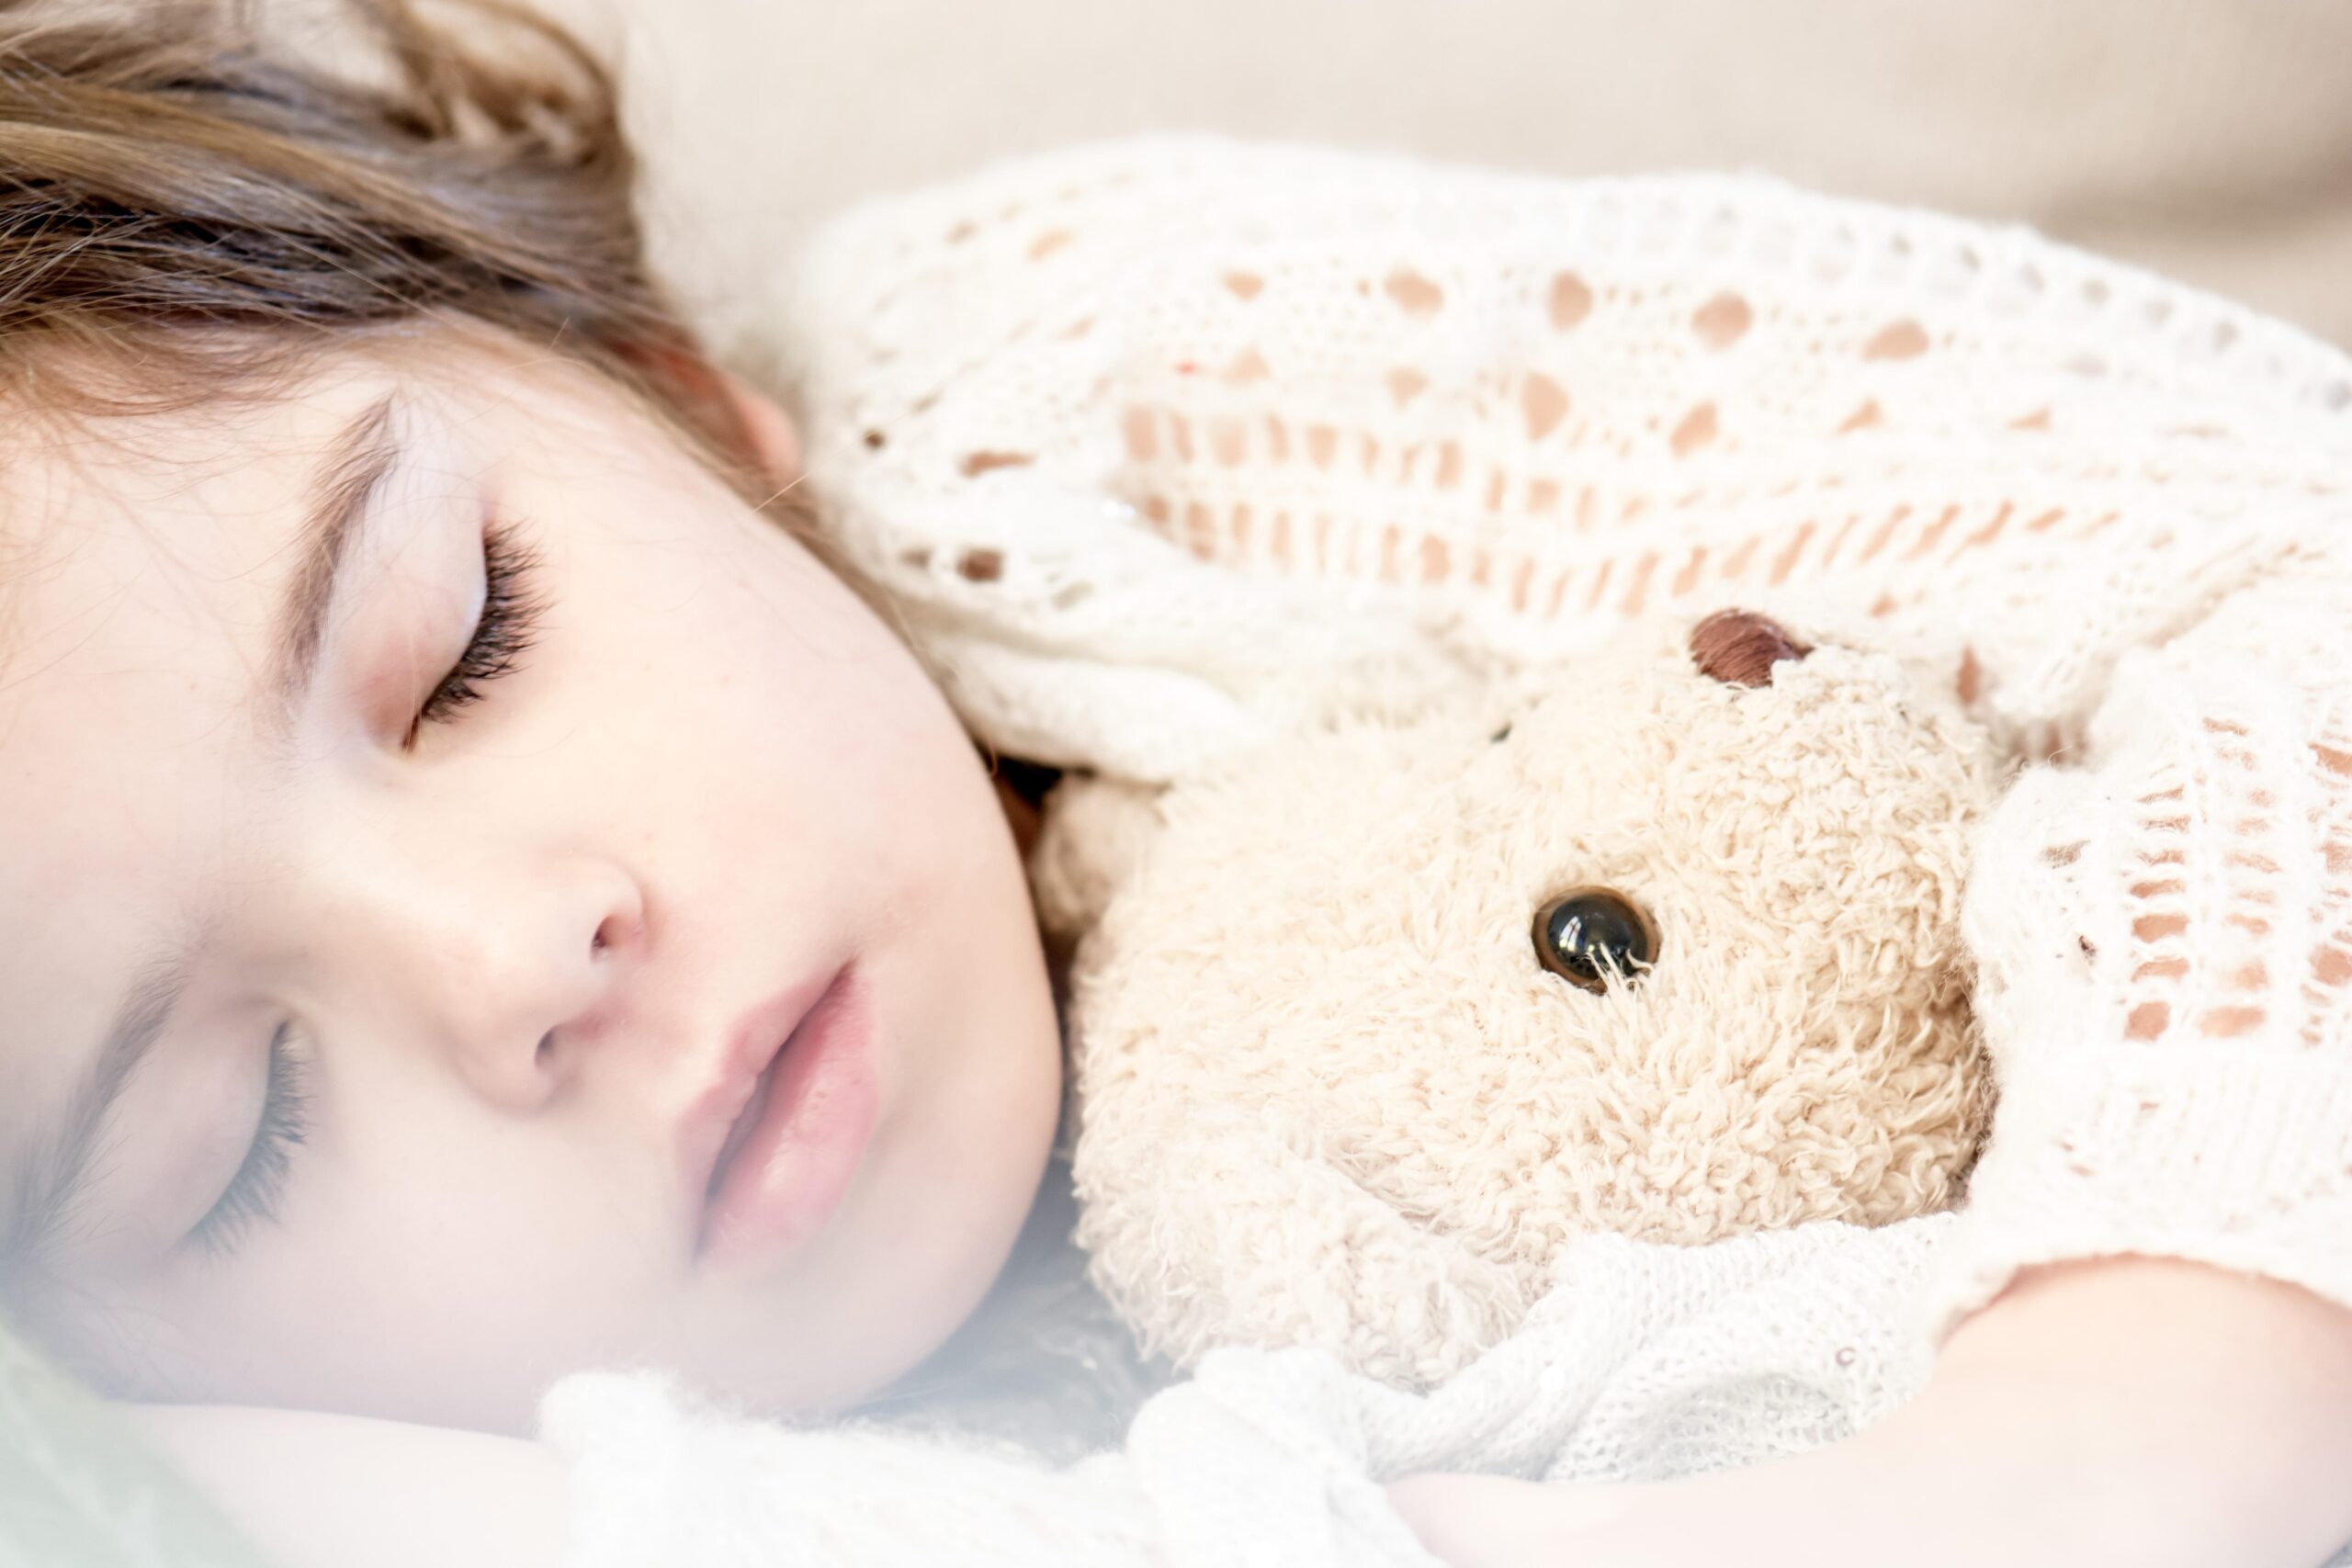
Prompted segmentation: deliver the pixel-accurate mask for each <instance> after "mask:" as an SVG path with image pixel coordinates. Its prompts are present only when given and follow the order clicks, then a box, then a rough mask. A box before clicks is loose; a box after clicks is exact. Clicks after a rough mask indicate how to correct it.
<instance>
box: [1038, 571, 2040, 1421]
mask: <svg viewBox="0 0 2352 1568" xmlns="http://www.w3.org/2000/svg"><path fill="white" fill-rule="evenodd" d="M1709 596H1710V597H1717V596H1721V594H1720V593H1717V594H1711V595H1709ZM1746 596H1747V599H1749V600H1750V601H1753V602H1755V603H1756V604H1758V606H1759V607H1761V608H1764V609H1770V607H1771V600H1772V598H1773V597H1774V596H1773V595H1772V594H1770V592H1750V593H1747V595H1746ZM1691 619H1692V617H1690V616H1677V617H1673V618H1670V619H1668V620H1666V621H1658V622H1651V623H1648V624H1646V625H1645V626H1643V627H1641V628H1640V629H1639V630H1638V631H1637V632H1635V633H1634V634H1633V635H1629V636H1628V637H1625V638H1624V639H1623V641H1622V642H1621V643H1619V644H1618V645H1617V646H1615V647H1612V648H1611V649H1604V650H1600V651H1598V652H1596V653H1595V654H1593V655H1591V656H1589V657H1586V658H1581V659H1577V660H1573V661H1571V662H1567V663H1564V664H1562V665H1559V666H1557V667H1554V668H1548V669H1545V670H1544V671H1541V672H1540V673H1539V674H1538V675H1537V676H1536V677H1535V678H1534V679H1533V680H1532V681H1530V682H1527V687H1528V690H1527V691H1523V692H1520V693H1518V694H1507V693H1505V692H1502V691H1500V690H1494V691H1489V690H1487V689H1485V688H1484V687H1482V686H1481V685H1479V684H1478V683H1476V682H1473V683H1471V684H1470V685H1469V687H1468V688H1467V689H1466V690H1465V692H1464V694H1463V695H1462V696H1461V697H1460V698H1458V699H1455V700H1453V701H1450V702H1444V703H1440V704H1437V705H1434V707H1433V709H1431V710H1430V711H1425V712H1421V713H1419V714H1416V715H1414V716H1410V717H1400V716H1385V717H1384V716H1374V715H1366V716H1360V717H1357V718H1354V719H1352V720H1351V721H1349V722H1346V723H1343V724H1341V725H1340V726H1339V727H1338V728H1335V729H1332V730H1330V731H1328V732H1320V733H1309V734H1306V735H1302V736H1300V737H1298V738H1296V739H1289V740H1286V741H1283V742H1278V743H1276V744H1274V745H1272V746H1271V747H1268V748H1265V749H1263V750H1256V751H1252V752H1250V753H1248V754H1247V755H1246V756H1243V757H1241V758H1239V759H1238V760H1235V761H1230V762H1228V764H1227V765H1224V766H1220V767H1216V768H1212V769H1209V770H1207V771H1205V772H1204V773H1201V774H1199V775H1196V776H1194V777H1193V778H1190V779H1187V780H1185V781H1182V782H1181V783H1179V784H1176V785H1174V786H1172V787H1171V788H1170V790H1169V791H1168V792H1167V793H1166V794H1165V795H1163V796H1161V797H1160V798H1159V799H1158V800H1157V801H1156V802H1145V801H1141V800H1139V799H1138V797H1137V796H1136V793H1135V791H1134V789H1133V786H1130V785H1127V784H1122V783H1119V782H1117V781H1100V782H1098V781H1092V780H1083V779H1080V780H1073V781H1066V782H1065V783H1064V784H1062V785H1061V786H1060V787H1059V788H1057V790H1056V791H1055V793H1054V795H1053V796H1052V798H1051V799H1050V800H1049V802H1048V807H1047V814H1046V835H1045V838H1044V840H1043V841H1042V842H1041V844H1040V846H1039V850H1038V855H1037V860H1038V863H1039V865H1040V870H1041V875H1040V877H1039V884H1040V890H1041V897H1040V903H1041V906H1042V907H1043V908H1044V909H1045V910H1046V915H1047V918H1048V919H1049V920H1051V921H1053V922H1054V923H1056V924H1057V925H1069V926H1080V925H1082V927H1083V929H1084V936H1083V940H1082V941H1081V942H1080V943H1079V946H1078V950H1077V955H1076V958H1075V961H1074V963H1073V964H1072V968H1071V1000H1070V1006H1069V1028H1070V1032H1071V1037H1072V1042H1073V1063H1074V1067H1075V1071H1076V1077H1077V1096H1078V1098H1077V1122H1078V1141H1077V1150H1076V1156H1075V1159H1074V1162H1073V1168H1074V1172H1075V1175H1076V1179H1077V1190H1078V1195H1079V1200H1080V1205H1081V1210H1080V1224H1079V1228H1078V1238H1079V1241H1080V1244H1081V1245H1082V1246H1083V1247H1086V1248H1087V1250H1088V1251H1089V1252H1090V1253H1091V1254H1092V1255H1093V1258H1094V1273H1095V1278H1096V1280H1098V1282H1100V1283H1101V1284H1102V1286H1103V1290H1104V1292H1105V1293H1106V1294H1107V1295H1108V1296H1109V1297H1110V1298H1111V1300H1112V1302H1113V1303H1114V1305H1116V1306H1117V1307H1118V1308H1119V1309H1120V1311H1121V1313H1122V1314H1123V1315H1125V1318H1126V1319H1127V1321H1128V1322H1129V1323H1130V1324H1131V1325H1134V1327H1135V1328H1136V1331H1137V1332H1138V1334H1139V1335H1140V1336H1141V1337H1142V1338H1143V1340H1144V1343H1145V1344H1146V1346H1147V1347H1148V1348H1153V1349H1156V1350H1165V1351H1167V1352H1168V1353H1170V1355H1172V1356H1173V1357H1174V1358H1175V1359H1177V1360H1178V1361H1179V1362H1181V1363H1186V1364H1189V1363H1191V1362H1193V1361H1195V1360H1197V1359H1199V1357H1200V1356H1201V1355H1202V1353H1204V1351H1206V1350H1208V1349H1209V1348H1212V1347H1214V1346H1216V1345H1220V1344H1248V1345H1262V1346H1266V1347H1269V1348H1275V1347H1280V1346H1284V1345H1294V1344H1304V1345H1316V1346H1320V1347H1323V1348H1328V1349H1330V1350H1332V1351H1334V1352H1335V1353H1337V1354H1338V1355H1339V1356H1340V1359H1341V1360H1342V1361H1343V1362H1344V1363H1345V1364H1346V1365H1348V1366H1350V1367H1351V1368H1354V1369H1356V1370H1359V1371H1365V1372H1368V1373H1370V1374H1372V1375H1374V1376H1377V1377H1381V1378H1384V1379H1387V1380H1389V1381H1392V1382H1401V1383H1407V1384H1410V1385H1414V1386H1428V1385H1430V1384H1433V1383H1435V1382H1439V1381H1441V1380H1442V1379H1443V1378H1445V1377H1447V1376H1449V1375H1450V1374H1452V1373H1453V1372H1456V1371H1460V1370H1461V1369H1462V1368H1463V1367H1464V1365H1466V1364H1467V1363H1468V1362H1469V1360H1470V1359H1471V1358H1472V1357H1473V1356H1475V1355H1476V1353H1477V1352H1479V1351H1481V1350H1483V1349H1486V1348H1487V1347H1489V1346H1491V1345H1494V1344H1496V1343H1497V1342H1498V1341H1499V1340H1501V1339H1503V1338H1504V1337H1508V1336H1509V1335H1510V1333H1511V1332H1512V1331H1513V1330H1515V1329H1516V1328H1517V1327H1518V1326H1519V1325H1520V1323H1521V1319H1522V1318H1523V1317H1524V1315H1525V1314H1526V1312H1527V1310H1528V1308H1529V1307H1530V1306H1531V1305H1532V1304H1533V1303H1534V1302H1535V1301H1536V1300H1537V1299H1538V1298H1539V1297H1540V1296H1542V1295H1543V1294H1544V1291H1545V1290H1546V1289H1547V1288H1548V1286H1549V1285H1550V1284H1551V1282H1552V1280H1553V1278H1554V1276H1555V1272H1556V1270H1557V1268H1558V1266H1559V1264H1560V1262H1561V1260H1562V1258H1564V1257H1565V1256H1566V1255H1567V1254H1568V1253H1570V1252H1572V1251H1573V1250H1574V1249H1575V1248H1576V1247H1577V1245H1578V1243H1579V1242H1580V1241H1581V1240H1582V1239H1583V1238H1585V1237H1587V1236H1589V1235H1591V1234H1593V1233H1595V1232H1598V1231H1613V1232H1618V1233H1621V1234H1623V1235H1632V1236H1636V1237H1639V1238H1642V1239H1644V1240H1649V1241H1660V1242H1674V1243H1680V1244H1686V1245H1688V1244H1697V1243H1703V1242H1710V1241H1716V1240H1720V1239H1722V1238H1724V1237H1726V1236H1731V1235H1740V1234H1743V1233H1745V1232H1747V1231H1750V1230H1754V1229H1757V1228H1758V1227H1763V1226H1785V1225H1792V1224H1799V1223H1801V1222H1804V1221H1812V1220H1846V1221H1852V1222H1856V1223H1860V1224H1884V1223H1887V1222H1889V1221H1894V1220H1899V1219H1905V1218H1908V1217H1910V1216H1912V1215H1916V1214H1920V1213H1928V1212H1931V1211H1934V1210H1939V1209H1941V1208H1944V1207H1946V1206H1947V1205H1949V1204H1950V1203H1951V1202H1952V1201H1955V1200H1956V1199H1957V1198H1958V1196H1959V1192H1960V1179H1961V1177H1962V1174H1963V1172H1964V1171H1965V1168H1966V1167H1967V1166H1968V1165H1969V1164H1970V1163H1971V1161H1972V1160H1973V1158H1974V1156H1975V1153H1976V1147H1977V1144H1978V1141H1979V1139H1980V1137H1981V1135H1982V1134H1983V1132H1984V1129H1985V1123H1986V1121H1987V1119H1988V1117H1989V1113H1990V1109H1991V1107H1990V1088H1991V1085H1990V1078H1989V1074H1988V1073H1987V1072H1986V1071H1985V1065H1984V1061H1983V1056H1982V1052H1981V1047H1980V1043H1979V1041H1978V1039H1977V1037H1976V1033H1975V1031H1974V1029H1973V1025H1972V1021H1971V1020H1970V1018H1969V1015H1968V1012H1967V1008H1966V1003H1967V997H1968V991H1969V985H1970V981H1971V978H1972V976H1971V974H1970V972H1969V965H1968V964H1967V962H1966V958H1965V955H1964V953H1963V952H1962V947H1961V942H1960V934H1959V925H1960V908H1961V894H1962V886H1963V885H1964V884H1965V881H1966V877H1967V869H1968V867H1967V857H1968V849H1969V839H1970V835H1971V833H1972V832H1973V829H1974V828H1975V826H1976V824H1977V822H1978V820H1979V818H1981V816H1982V814H1983V812H1984V810H1985V807H1987V806H1988V805H1989V804H1990V802H1991V800H1992V798H1993V796H1994V794H1995V793H1996V788H1997V787H1998V780H1997V778H1996V772H1997V770H1996V763H1995V760H1994V757H1993V752H1992V748H1991V746H1990V744H1989V743H1988V741H1987V739H1986V738H1985V733H1984V731H1983V730H1982V728H1980V727H1978V726H1977V725H1976V724H1974V723H1973V722H1972V721H1971V720H1969V719H1968V718H1967V717H1966V716H1964V715H1963V714H1962V712H1961V710H1960V705H1959V703H1958V700H1957V698H1956V697H1955V695H1954V694H1953V692H1952V684H1953V682H1954V680H1955V679H1956V677H1957V674H1958V670H1957V661H1956V660H1953V659H1951V658H1949V657H1947V658H1946V659H1945V660H1942V661H1941V662H1940V663H1935V662H1927V661H1923V662H1922V663H1920V664H1918V665H1917V666H1914V667H1905V665H1904V664H1903V663H1902V662H1901V661H1899V660H1895V659H1894V658H1892V657H1890V656H1887V655H1885V654H1883V653H1879V652H1876V651H1874V650H1873V649H1871V640H1872V639H1871V631H1872V630H1873V627H1872V626H1871V622H1870V619H1869V617H1868V616H1867V615H1858V616H1855V617H1852V618H1850V619H1849V622H1848V623H1847V624H1846V625H1843V626H1838V625H1836V624H1833V623H1830V622H1827V621H1825V620H1821V619H1818V618H1815V619H1808V620H1794V619H1786V620H1783V621H1782V622H1781V626H1783V627H1784V628H1785V630H1786V631H1787V632H1788V633H1789V634H1792V636H1793V637H1795V639H1796V640H1797V642H1798V643H1799V644H1801V645H1806V646H1809V648H1810V651H1808V652H1806V653H1804V656H1803V657H1802V658H1799V659H1792V660H1781V661H1779V662H1777V663H1773V664H1771V665H1770V675H1769V681H1768V682H1767V683H1764V684H1760V685H1750V684H1743V683H1736V682H1730V681H1726V680H1724V679H1719V678H1717V677H1716V676H1714V675H1712V674H1709V673H1705V672H1702V669H1701V668H1700V666H1699V664H1698V663H1697V662H1696V661H1695V660H1694V658H1693V649H1692V646H1691V642H1690V638H1689V633H1690V628H1691ZM1736 625H1738V626H1742V627H1744V628H1745V629H1744V631H1743V633H1742V634H1741V635H1745V636H1747V637H1749V638H1750V639H1755V638H1760V637H1769V636H1770V635H1771V631H1772V628H1771V627H1770V626H1757V625H1755V624H1754V623H1736ZM1749 646H1753V641H1752V640H1751V642H1750V644H1749ZM1711 667H1713V668H1720V667H1721V666H1720V665H1719V664H1713V662H1712V660H1711ZM1759 678H1760V677H1759ZM1531 694H1532V695H1531ZM1506 726H1507V727H1508V728H1507V729H1506V728H1503V727H1506ZM1497 736H1499V737H1500V738H1499V739H1495V737H1497ZM1120 807H1125V815H1126V817H1127V818H1129V820H1128V822H1125V823H1122V822H1120V821H1118V820H1117V819H1116V818H1117V817H1118V815H1119V808H1120ZM1139 816H1149V817H1151V818H1156V819H1157V820H1158V821H1159V824H1160V826H1159V829H1158V831H1157V833H1156V835H1153V836H1150V837H1149V838H1148V839H1147V840H1146V841H1144V842H1142V843H1140V844H1139V843H1138V842H1137V841H1136V840H1137V838H1138V834H1137V833H1136V831H1134V830H1133V826H1132V824H1133V818H1136V817H1139ZM1104 860H1109V861H1112V862H1114V863H1125V865H1126V867H1127V869H1126V870H1125V873H1124V874H1119V873H1118V872H1116V871H1108V872H1106V871H1104V870H1103V869H1101V863H1102V862H1103V861H1104ZM1106 883H1107V884H1115V890H1114V891H1113V892H1111V894H1110V896H1109V897H1107V899H1104V900H1103V902H1104V903H1105V904H1106V906H1107V907H1105V908H1103V909H1102V910H1100V912H1099V913H1098V912H1097V911H1096V910H1094V909H1093V908H1089V907H1088V906H1089V905H1091V904H1092V903H1093V902H1094V901H1095V900H1096V899H1100V898H1103V885H1104V884H1106ZM1594 889H1600V890H1604V891H1605V892H1606V893H1608V894H1610V895H1613V896H1614V897H1617V898H1620V899H1623V900H1625V901H1626V902H1627V903H1629V904H1631V905H1632V906H1633V907H1634V910H1635V911H1636V914H1637V916H1638V918H1639V919H1643V920H1645V921H1646V923H1647V925H1648V927H1649V928H1650V930H1651V931H1653V932H1654V933H1655V935H1656V939H1657V951H1656V953H1655V954H1654V956H1653V958H1652V960H1651V962H1650V964H1648V965H1647V966H1646V967H1645V968H1642V969H1640V970H1638V971H1637V972H1636V973H1635V974H1634V975H1633V976H1630V977H1628V978H1627V979H1625V980H1622V981H1620V980H1616V979H1603V980H1602V981H1601V982H1600V984H1601V986H1602V989H1601V990H1600V991H1594V990H1590V989H1585V988H1579V987H1578V986H1577V985H1576V984H1572V983H1571V981H1570V980H1569V979H1568V978H1566V977H1563V976H1561V975H1558V974H1555V973H1553V972H1551V971H1550V970H1549V969H1547V968H1546V967H1545V966H1544V964H1543V963H1542V962H1541V960H1540V957H1539V953H1538V948H1537V943H1536V939H1535V935H1534V928H1535V923H1536V921H1537V919H1539V917H1540V915H1541V914H1542V912H1543V911H1544V910H1545V909H1546V908H1548V907H1549V906H1550V905H1551V904H1552V903H1553V902H1554V901H1555V900H1556V899H1557V898H1558V897H1560V896H1561V895H1563V894H1566V893H1568V892H1570V891H1572V890H1581V891H1588V892H1589V891H1591V890H1594Z"/></svg>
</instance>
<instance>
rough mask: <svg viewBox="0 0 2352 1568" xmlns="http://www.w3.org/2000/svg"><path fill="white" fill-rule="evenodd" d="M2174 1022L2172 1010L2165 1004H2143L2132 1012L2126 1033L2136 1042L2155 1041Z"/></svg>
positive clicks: (2126, 1026) (2125, 1029)
mask: <svg viewBox="0 0 2352 1568" xmlns="http://www.w3.org/2000/svg"><path fill="white" fill-rule="evenodd" d="M2171 1021H2172V1009H2171V1007H2170V1006H2169V1005H2168V1004H2166V1003H2164V1002H2142V1003H2141V1004H2140V1005H2139V1006H2138V1007H2135V1008H2133V1009H2132V1010H2131V1020H2130V1021H2129V1022H2128V1023H2127V1024H2126V1025H2125V1028H2124V1032H2125V1033H2127V1034H2129V1035H2130V1036H2131V1038H2132V1039H2134V1040H2154V1038H2155V1037H2156V1036H2158V1035H2159V1034H2162V1033H2163V1032H2165V1025H2166V1024H2168V1023H2170V1022H2171Z"/></svg>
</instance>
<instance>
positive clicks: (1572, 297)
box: [1551, 272, 1592, 333]
mask: <svg viewBox="0 0 2352 1568" xmlns="http://www.w3.org/2000/svg"><path fill="white" fill-rule="evenodd" d="M1551 313H1552V330H1553V331H1555V332H1563V333H1564V332H1566V331H1568V330H1569V329H1570V328H1571V327H1574V326H1575V325H1576V324H1577V322H1579V321H1583V320H1584V319H1585V318H1586V317H1587V316H1589V315H1590V314H1592V289H1591V288H1589V287H1588V286H1587V285H1586V283H1585V280H1584V279H1583V278H1581V277H1578V276H1577V275H1576V274H1575V273H1573V272H1564V273H1561V274H1559V275H1558V276H1555V277H1554V278H1553V279H1552V303H1551Z"/></svg>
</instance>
